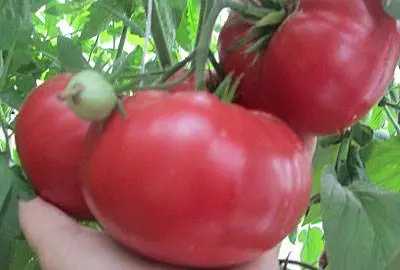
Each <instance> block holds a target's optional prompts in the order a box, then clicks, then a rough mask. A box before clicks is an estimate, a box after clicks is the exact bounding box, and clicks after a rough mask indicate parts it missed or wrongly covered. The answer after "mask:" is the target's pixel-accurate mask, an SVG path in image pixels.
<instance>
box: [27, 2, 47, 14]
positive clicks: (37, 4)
mask: <svg viewBox="0 0 400 270" xmlns="http://www.w3.org/2000/svg"><path fill="white" fill-rule="evenodd" d="M50 1H51V0H32V4H31V11H32V12H36V11H37V10H38V9H40V8H41V7H42V6H44V5H45V4H47V3H49V2H50Z"/></svg>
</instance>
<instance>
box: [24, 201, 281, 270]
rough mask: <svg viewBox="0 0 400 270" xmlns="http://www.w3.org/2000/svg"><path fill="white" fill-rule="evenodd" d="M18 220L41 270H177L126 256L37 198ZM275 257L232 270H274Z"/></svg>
mask: <svg viewBox="0 0 400 270" xmlns="http://www.w3.org/2000/svg"><path fill="white" fill-rule="evenodd" d="M19 218H20V224H21V229H22V231H23V233H24V235H25V237H26V239H27V241H28V243H29V244H30V245H31V246H32V248H33V249H34V250H35V252H36V253H37V255H38V257H39V261H40V265H41V266H42V270H72V269H74V270H92V269H93V270H111V269H112V270H134V269H138V270H139V269H141V270H174V269H176V270H178V268H174V267H171V266H165V265H160V264H156V263H153V262H150V261H147V260H146V259H143V258H141V257H139V256H136V255H134V254H132V253H130V252H127V251H126V250H124V249H123V248H122V247H121V246H119V245H118V244H116V243H115V242H114V241H113V240H112V239H111V238H110V237H109V236H108V235H107V234H105V233H102V232H98V231H96V230H93V229H90V228H87V227H83V226H81V225H80V224H79V223H77V222H76V221H75V220H73V219H71V218H70V217H68V216H67V215H66V214H65V213H63V212H62V211H61V210H59V209H58V208H56V207H54V206H52V205H50V204H49V203H47V202H45V201H44V200H42V199H40V198H38V197H37V198H35V199H33V200H31V201H29V202H23V201H20V210H19ZM277 257H278V247H276V248H274V249H273V250H271V251H268V252H266V253H265V255H264V256H263V257H262V258H260V259H259V260H258V261H254V262H252V263H250V264H248V265H244V266H240V267H236V268H232V269H231V270H255V269H263V270H269V269H271V270H276V269H278V261H277ZM181 269H182V268H181Z"/></svg>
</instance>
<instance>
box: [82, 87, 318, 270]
mask: <svg viewBox="0 0 400 270" xmlns="http://www.w3.org/2000/svg"><path fill="white" fill-rule="evenodd" d="M124 105H125V110H126V112H127V117H128V118H127V119H124V118H123V117H122V116H120V114H119V113H118V112H116V113H114V114H113V115H112V116H111V117H110V118H109V120H108V121H107V122H105V123H103V124H98V123H97V124H96V123H95V124H92V125H91V127H90V128H89V132H88V137H87V144H86V147H87V148H86V149H85V158H84V160H85V162H84V164H83V166H82V170H83V171H82V181H83V187H84V194H85V197H86V199H87V202H88V205H89V207H90V209H91V210H92V212H93V214H94V215H95V216H96V218H97V220H98V221H99V222H100V223H101V224H102V225H103V226H104V227H105V228H106V230H107V231H108V232H109V233H110V235H111V236H112V237H114V238H115V239H116V240H117V241H118V242H120V243H121V244H123V245H124V246H125V247H127V248H130V249H131V250H133V251H136V252H138V253H140V254H143V255H145V256H147V257H149V258H152V259H155V260H157V261H161V262H165V263H170V264H173V265H182V266H186V267H223V266H230V265H235V264H240V263H243V262H247V261H251V260H254V259H255V258H257V257H258V256H260V255H261V254H263V253H264V252H265V251H266V250H268V249H271V248H272V247H274V246H275V245H277V244H278V243H279V242H280V241H281V240H282V239H283V238H284V237H285V236H286V235H288V234H289V233H290V232H291V231H292V230H293V229H294V228H295V226H296V225H297V223H298V221H299V218H300V217H301V215H302V214H303V213H304V211H305V209H306V207H307V204H308V199H309V196H310V186H311V177H310V162H309V161H308V158H307V156H306V154H305V153H304V149H303V144H302V143H301V141H300V140H299V138H298V137H297V136H296V134H295V133H294V132H293V131H292V130H291V129H290V128H289V127H288V126H287V125H286V124H284V123H283V122H282V121H281V120H279V119H277V118H275V117H273V116H271V115H266V114H264V113H251V112H249V111H247V110H246V109H243V108H242V107H239V106H237V105H232V104H228V103H223V102H221V101H219V100H218V99H217V98H216V97H215V96H213V95H211V94H209V93H207V92H178V93H173V94H171V93H168V92H157V91H144V92H137V93H136V95H135V96H132V97H128V98H127V99H126V100H125V101H124Z"/></svg>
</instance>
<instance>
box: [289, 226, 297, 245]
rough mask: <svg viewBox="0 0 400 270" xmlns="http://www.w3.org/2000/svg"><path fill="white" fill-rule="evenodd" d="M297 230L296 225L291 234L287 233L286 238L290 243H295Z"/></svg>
mask: <svg viewBox="0 0 400 270" xmlns="http://www.w3.org/2000/svg"><path fill="white" fill-rule="evenodd" d="M298 233H299V231H298V229H297V227H296V228H295V229H294V230H293V232H292V233H291V234H289V236H288V239H289V241H290V243H292V244H293V245H294V244H296V240H297V235H298Z"/></svg>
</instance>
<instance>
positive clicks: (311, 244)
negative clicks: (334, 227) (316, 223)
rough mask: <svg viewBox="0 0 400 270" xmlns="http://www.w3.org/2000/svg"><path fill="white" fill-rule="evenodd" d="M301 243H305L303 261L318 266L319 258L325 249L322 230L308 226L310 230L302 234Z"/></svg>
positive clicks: (300, 235) (303, 231)
mask: <svg viewBox="0 0 400 270" xmlns="http://www.w3.org/2000/svg"><path fill="white" fill-rule="evenodd" d="M299 241H300V242H301V243H303V248H302V250H301V261H302V262H305V263H308V264H312V265H316V264H317V263H318V258H319V256H320V255H321V253H322V251H323V249H324V240H323V233H322V230H321V229H320V228H318V227H310V226H308V228H306V229H304V230H302V231H301V232H300V234H299Z"/></svg>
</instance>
